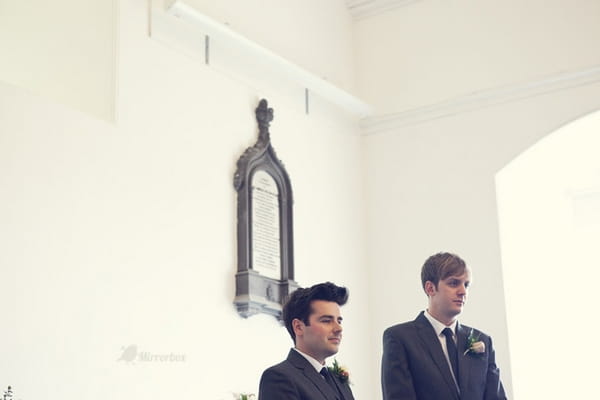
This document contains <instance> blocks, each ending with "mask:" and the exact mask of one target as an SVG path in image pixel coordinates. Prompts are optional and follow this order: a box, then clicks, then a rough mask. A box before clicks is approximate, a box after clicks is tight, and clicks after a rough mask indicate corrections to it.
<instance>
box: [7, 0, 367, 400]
mask: <svg viewBox="0 0 600 400" xmlns="http://www.w3.org/2000/svg"><path fill="white" fill-rule="evenodd" d="M53 6H54V7H55V9H54V10H55V11H56V12H57V13H60V12H63V13H68V12H74V14H70V15H71V16H72V18H74V19H77V12H75V11H73V10H70V9H68V7H69V2H62V3H61V2H58V3H57V2H54V3H53ZM87 11H88V10H86V12H87ZM117 11H118V12H117V16H118V18H117V20H116V21H118V31H119V34H118V37H119V42H118V44H119V45H118V50H117V57H116V59H117V61H118V63H117V70H116V76H117V82H118V90H117V93H118V97H117V98H116V101H115V104H116V115H117V118H116V122H115V123H114V124H113V123H107V122H104V121H102V120H98V119H97V118H96V113H94V112H90V113H89V114H88V113H81V112H80V111H77V110H74V109H73V108H72V107H70V106H64V105H61V104H57V103H55V102H53V101H51V100H48V98H53V96H52V95H51V94H52V90H51V89H48V90H46V89H45V88H43V87H42V88H41V89H40V91H42V92H44V94H45V95H46V94H49V95H48V96H38V95H36V94H34V93H31V92H30V91H28V90H24V89H23V88H21V87H18V86H13V85H10V84H6V83H2V84H1V85H0V160H1V161H0V162H1V164H2V165H1V168H0V171H2V172H0V181H1V182H0V187H1V188H2V189H1V190H2V196H0V204H1V206H0V220H1V221H3V222H2V224H1V225H0V226H1V228H0V236H1V241H2V243H3V244H4V246H3V247H2V251H1V252H0V266H1V268H0V281H2V282H3V287H2V290H0V315H2V318H3V319H2V321H3V322H2V331H3V336H2V338H3V340H2V343H0V353H1V354H2V356H3V359H4V360H5V362H3V363H2V364H1V365H0V380H1V381H0V385H1V386H0V387H2V388H3V389H5V388H6V386H8V385H12V387H13V390H14V392H15V397H16V398H23V399H30V398H42V397H47V398H65V399H81V398H85V399H101V398H114V399H132V398H181V399H198V398H207V399H220V398H228V397H226V396H228V391H246V392H254V393H256V392H257V389H258V380H259V377H260V373H261V372H262V370H263V369H264V368H266V367H267V366H269V365H272V364H274V363H276V362H279V361H281V360H282V359H283V358H284V357H285V355H286V354H287V351H288V349H289V348H290V347H291V345H292V343H291V339H289V336H288V334H287V332H286V331H285V329H284V328H283V327H280V326H278V324H277V323H276V321H275V320H274V319H273V318H271V317H267V316H255V317H252V318H250V319H247V320H244V319H242V318H240V317H239V316H238V315H237V313H236V312H235V310H234V307H233V305H232V300H233V296H234V274H235V271H236V259H235V254H236V251H235V237H236V236H235V235H236V233H235V227H236V193H235V190H234V189H233V184H232V181H233V173H234V171H235V163H236V161H237V159H238V157H239V156H240V155H241V154H242V152H243V151H244V150H245V148H247V147H249V146H251V145H253V144H254V143H255V141H256V138H257V129H256V123H255V117H254V108H255V107H256V106H257V104H258V100H259V99H260V98H261V97H262V96H264V97H266V98H267V99H268V100H269V102H270V106H271V107H274V109H275V120H274V121H273V123H272V124H271V135H272V143H273V145H274V147H275V150H276V151H277V154H278V156H279V157H280V158H281V159H282V160H283V163H284V164H285V166H286V169H287V171H288V173H289V175H290V177H291V181H292V185H293V189H294V194H295V198H294V201H295V202H294V215H295V230H294V233H295V252H296V260H295V265H296V280H297V282H299V283H300V284H301V285H304V286H305V285H311V284H313V283H316V282H319V281H325V280H332V281H334V282H336V283H338V284H342V285H347V286H348V287H349V288H350V290H351V295H350V302H349V304H348V305H347V306H346V307H345V308H344V314H345V315H344V317H345V325H346V332H347V334H346V335H345V339H344V343H343V347H342V351H341V352H340V354H339V356H338V359H339V360H340V362H341V363H343V364H346V365H347V366H348V367H349V368H350V369H351V371H352V373H353V375H354V381H355V382H356V384H355V386H354V387H353V390H354V392H355V393H356V396H357V398H369V397H370V393H371V388H372V387H373V386H375V382H374V381H373V377H372V375H371V371H370V368H369V365H368V363H367V362H365V360H369V357H370V354H371V348H372V343H371V342H370V340H371V337H370V334H369V329H370V328H369V326H368V324H365V323H364V321H365V320H367V317H368V304H367V302H368V300H369V298H368V293H367V290H368V286H367V284H368V276H367V273H368V272H367V270H366V269H365V268H364V265H365V249H364V247H363V245H362V243H363V241H364V233H363V232H364V228H363V227H364V225H363V219H362V217H361V215H362V210H363V207H364V201H363V190H362V187H361V182H360V180H358V179H356V177H358V176H360V171H361V168H362V164H361V148H360V145H361V141H360V137H359V135H358V128H357V126H356V121H355V119H354V118H352V117H348V116H346V115H345V114H343V113H339V114H338V113H335V112H333V113H330V112H325V111H324V110H325V108H323V109H319V106H318V103H317V105H315V106H314V107H313V109H312V111H311V114H309V115H305V114H304V113H303V108H300V109H298V108H295V107H292V106H291V105H293V104H296V102H297V99H296V98H295V97H294V96H296V95H297V94H295V93H294V94H290V93H286V92H282V91H278V90H277V88H273V87H259V88H256V87H252V86H249V85H246V84H242V83H241V82H240V81H238V80H235V79H233V78H231V77H229V76H226V75H223V74H221V73H218V72H215V71H214V70H212V69H211V68H210V67H207V66H205V65H204V63H202V62H201V61H199V60H196V59H193V58H190V57H188V56H187V55H185V54H182V53H180V52H178V51H177V50H176V49H174V48H172V47H169V46H167V45H165V44H164V43H161V42H158V41H156V40H154V39H152V38H150V37H149V35H148V32H149V29H148V23H149V18H148V16H149V12H148V11H149V10H148V2H147V1H142V0H123V1H121V2H119V8H118V10H117ZM258 12H260V10H257V11H256V13H258ZM249 17H251V16H249ZM331 17H332V18H333V17H335V15H332V16H331ZM113 22H114V21H113ZM115 23H116V22H115ZM40 24H42V27H44V28H45V29H49V30H59V31H60V32H61V34H62V35H65V36H69V35H73V34H76V33H77V32H78V29H79V28H78V25H77V24H75V25H71V24H69V23H66V22H65V23H64V24H61V25H58V26H57V25H55V21H51V20H49V21H41V22H40ZM44 24H45V25H44ZM314 29H320V30H322V32H323V34H325V32H326V31H328V30H327V29H328V27H324V26H321V25H319V26H317V27H314ZM283 34H284V33H281V32H279V35H283ZM290 34H293V32H292V33H290ZM27 62H28V61H27ZM0 78H1V79H4V78H5V77H4V76H2V77H0ZM9 78H10V77H9ZM89 79H91V80H92V81H93V82H95V83H97V82H99V81H101V79H99V78H98V79H99V80H96V78H89ZM6 80H7V81H9V82H10V79H6ZM67 83H68V82H67ZM79 89H80V90H81V92H80V93H79V94H81V95H82V96H83V97H86V96H91V97H93V94H91V93H90V92H87V91H86V89H85V88H79ZM37 91H38V90H36V92H37ZM300 96H302V93H301V94H300ZM300 99H301V100H302V97H301V98H300ZM300 103H302V101H300ZM323 107H325V106H323ZM84 108H85V107H84ZM307 160H309V162H308V161H307ZM131 345H136V346H137V349H138V352H146V353H150V354H154V355H161V354H166V355H171V354H172V355H173V356H174V357H173V358H172V359H170V358H168V357H167V359H166V360H163V361H156V360H155V361H144V360H140V359H136V360H135V361H133V362H126V361H124V360H119V359H120V358H122V357H123V351H124V349H127V348H128V347H129V346H131Z"/></svg>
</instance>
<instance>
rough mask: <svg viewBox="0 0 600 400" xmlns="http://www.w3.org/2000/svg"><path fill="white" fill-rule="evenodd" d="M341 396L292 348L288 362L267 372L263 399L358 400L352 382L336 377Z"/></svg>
mask: <svg viewBox="0 0 600 400" xmlns="http://www.w3.org/2000/svg"><path fill="white" fill-rule="evenodd" d="M334 379H335V382H336V385H337V386H338V388H339V390H340V393H341V394H342V396H343V397H341V398H340V397H339V396H338V395H337V394H336V393H335V392H334V391H333V390H332V388H331V387H330V386H329V384H328V383H327V382H326V381H325V379H323V377H322V376H321V375H320V374H319V373H318V372H317V371H316V370H315V367H313V366H312V365H311V364H310V363H309V362H308V360H307V359H306V358H304V357H303V356H302V355H301V354H300V353H298V352H297V351H296V350H294V349H291V350H290V352H289V354H288V357H287V359H286V360H285V361H283V362H281V363H279V364H277V365H274V366H272V367H270V368H268V369H266V370H265V372H263V374H262V377H261V378H260V387H259V389H258V399H259V400H336V399H337V400H354V397H353V396H352V391H351V390H350V386H348V383H347V382H346V383H342V382H341V381H340V380H339V379H338V378H337V377H334Z"/></svg>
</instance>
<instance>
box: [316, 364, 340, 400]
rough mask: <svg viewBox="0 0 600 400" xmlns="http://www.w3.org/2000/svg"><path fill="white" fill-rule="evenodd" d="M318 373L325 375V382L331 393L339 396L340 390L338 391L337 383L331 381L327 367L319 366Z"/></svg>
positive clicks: (331, 377)
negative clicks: (319, 370)
mask: <svg viewBox="0 0 600 400" xmlns="http://www.w3.org/2000/svg"><path fill="white" fill-rule="evenodd" d="M320 374H321V375H323V377H325V382H327V384H328V385H329V386H330V387H331V389H332V390H333V393H335V395H336V396H338V397H339V396H340V392H339V391H338V388H337V385H336V384H335V382H334V381H333V376H331V372H329V370H328V369H327V367H323V368H321V372H320Z"/></svg>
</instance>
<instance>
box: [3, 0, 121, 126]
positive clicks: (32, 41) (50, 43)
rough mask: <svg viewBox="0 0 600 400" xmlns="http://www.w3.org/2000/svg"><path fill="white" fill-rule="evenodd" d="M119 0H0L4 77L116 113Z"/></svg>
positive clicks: (109, 116) (82, 106)
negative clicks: (48, 0)
mask: <svg viewBox="0 0 600 400" xmlns="http://www.w3.org/2000/svg"><path fill="white" fill-rule="evenodd" d="M116 3H117V1H116V0H105V1H96V0H60V1H51V2H46V1H39V0H20V1H9V0H0V54H2V62H1V63H0V79H1V80H2V81H3V82H8V83H11V84H13V85H17V86H21V87H24V88H27V89H28V90H30V91H32V92H34V93H38V94H40V95H42V96H45V97H47V98H49V99H51V100H53V101H58V102H61V103H64V104H68V105H69V106H70V107H74V108H76V109H78V110H81V111H84V112H87V113H90V114H92V115H94V116H96V117H98V118H102V119H105V120H108V121H112V120H113V119H114V101H115V73H114V71H115V52H116V36H117V35H116V32H117V30H116V25H117V23H116V21H117V19H116V16H117V14H116Z"/></svg>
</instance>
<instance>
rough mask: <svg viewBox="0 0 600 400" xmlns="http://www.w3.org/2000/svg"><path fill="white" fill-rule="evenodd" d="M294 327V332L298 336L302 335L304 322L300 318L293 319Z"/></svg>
mask: <svg viewBox="0 0 600 400" xmlns="http://www.w3.org/2000/svg"><path fill="white" fill-rule="evenodd" d="M292 329H293V330H294V334H295V335H296V337H298V336H302V334H303V333H304V322H302V321H301V320H299V319H298V318H294V319H293V320H292Z"/></svg>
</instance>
